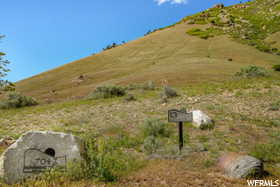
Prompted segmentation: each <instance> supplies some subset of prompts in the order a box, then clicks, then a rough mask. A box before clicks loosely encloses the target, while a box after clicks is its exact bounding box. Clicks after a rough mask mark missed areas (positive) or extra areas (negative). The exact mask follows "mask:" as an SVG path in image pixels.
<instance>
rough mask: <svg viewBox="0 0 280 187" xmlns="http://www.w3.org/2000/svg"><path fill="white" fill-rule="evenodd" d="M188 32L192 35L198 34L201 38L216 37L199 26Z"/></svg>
mask: <svg viewBox="0 0 280 187" xmlns="http://www.w3.org/2000/svg"><path fill="white" fill-rule="evenodd" d="M187 34H189V35H191V36H198V37H200V38H201V39H208V38H210V37H214V35H213V34H211V33H210V32H207V31H203V30H201V29H198V28H193V29H190V30H188V31H187Z"/></svg>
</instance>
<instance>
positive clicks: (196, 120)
mask: <svg viewBox="0 0 280 187" xmlns="http://www.w3.org/2000/svg"><path fill="white" fill-rule="evenodd" d="M192 114H193V125H194V126H195V127H197V128H200V129H207V128H212V127H213V125H214V121H213V120H212V119H211V118H210V117H209V116H208V115H206V114H205V113H203V112H202V111H201V110H194V111H192Z"/></svg>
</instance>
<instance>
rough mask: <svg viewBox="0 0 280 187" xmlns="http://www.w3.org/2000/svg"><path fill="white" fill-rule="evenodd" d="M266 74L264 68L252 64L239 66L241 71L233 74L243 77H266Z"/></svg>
mask: <svg viewBox="0 0 280 187" xmlns="http://www.w3.org/2000/svg"><path fill="white" fill-rule="evenodd" d="M268 75H269V73H268V71H267V70H266V69H265V68H263V67H258V66H253V65H251V66H248V67H245V68H241V71H240V72H237V73H236V74H235V76H237V77H243V78H253V77H266V76H268Z"/></svg>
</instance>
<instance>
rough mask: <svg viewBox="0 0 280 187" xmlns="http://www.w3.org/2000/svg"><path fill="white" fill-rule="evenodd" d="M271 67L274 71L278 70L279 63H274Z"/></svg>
mask: <svg viewBox="0 0 280 187" xmlns="http://www.w3.org/2000/svg"><path fill="white" fill-rule="evenodd" d="M272 69H274V71H280V64H277V65H274V66H273V67H272Z"/></svg>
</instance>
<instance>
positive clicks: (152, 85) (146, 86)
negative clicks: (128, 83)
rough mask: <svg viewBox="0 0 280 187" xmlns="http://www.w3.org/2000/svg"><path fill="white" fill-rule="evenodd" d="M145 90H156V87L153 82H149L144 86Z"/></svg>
mask: <svg viewBox="0 0 280 187" xmlns="http://www.w3.org/2000/svg"><path fill="white" fill-rule="evenodd" d="M142 89H143V90H155V89H156V85H155V83H154V82H153V81H148V82H146V83H145V84H143V85H142Z"/></svg>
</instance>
